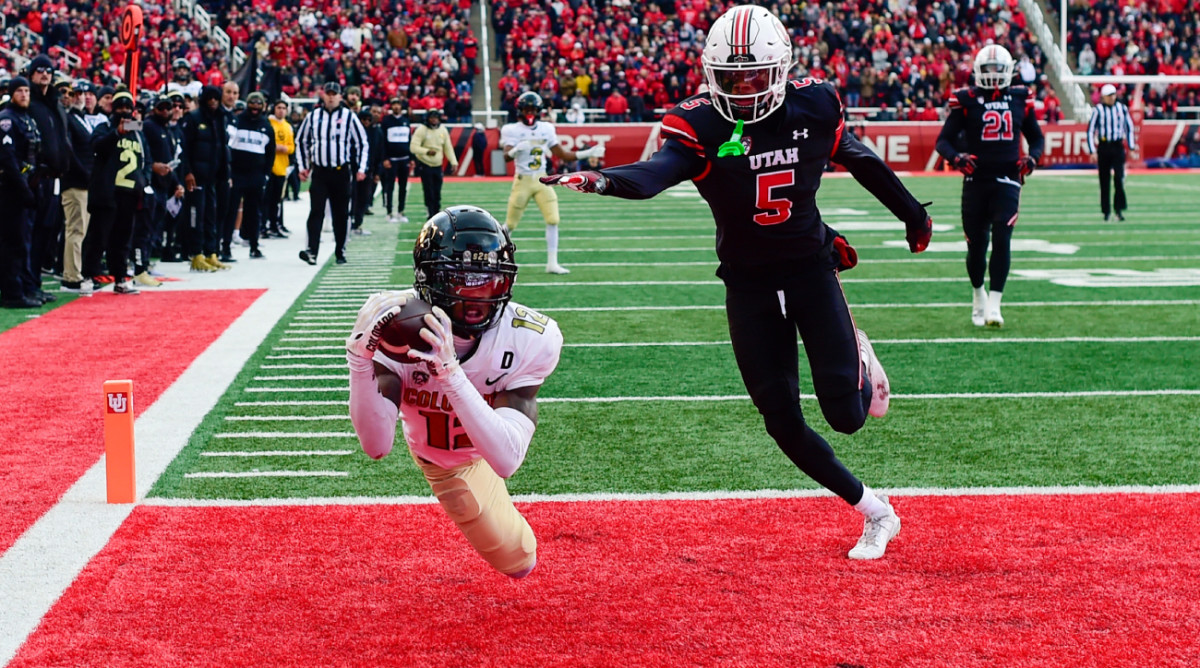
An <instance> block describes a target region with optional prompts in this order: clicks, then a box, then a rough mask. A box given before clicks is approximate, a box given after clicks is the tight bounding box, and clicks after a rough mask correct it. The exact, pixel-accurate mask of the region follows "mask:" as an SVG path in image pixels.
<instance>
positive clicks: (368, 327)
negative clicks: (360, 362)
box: [346, 290, 412, 360]
mask: <svg viewBox="0 0 1200 668" xmlns="http://www.w3.org/2000/svg"><path fill="white" fill-rule="evenodd" d="M411 297H412V293H410V292H402V291H399V290H389V291H387V292H376V293H375V294H373V295H371V296H370V297H368V298H367V303H365V304H363V305H362V308H360V309H358V320H356V321H355V322H354V329H353V330H351V332H350V336H349V337H348V338H347V339H346V352H347V353H349V354H351V355H355V356H357V357H361V358H363V359H368V360H369V359H373V358H374V357H375V351H376V350H377V349H378V348H379V334H380V332H381V331H382V330H383V326H384V325H386V324H387V323H388V322H389V321H390V320H391V319H392V318H394V317H396V314H398V313H400V309H401V308H402V307H403V306H404V304H405V303H406V302H407V301H408V300H409V299H410V298H411Z"/></svg>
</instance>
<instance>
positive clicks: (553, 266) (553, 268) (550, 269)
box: [546, 262, 571, 274]
mask: <svg viewBox="0 0 1200 668" xmlns="http://www.w3.org/2000/svg"><path fill="white" fill-rule="evenodd" d="M546 273H547V274H569V273H571V270H570V269H567V268H566V267H564V266H562V265H561V264H559V263H557V262H552V263H550V264H547V265H546Z"/></svg>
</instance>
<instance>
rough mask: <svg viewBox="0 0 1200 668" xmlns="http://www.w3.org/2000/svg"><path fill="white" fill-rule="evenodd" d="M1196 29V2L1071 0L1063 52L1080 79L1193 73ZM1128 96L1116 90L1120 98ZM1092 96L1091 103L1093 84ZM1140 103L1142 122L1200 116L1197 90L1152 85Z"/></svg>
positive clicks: (1198, 51)
mask: <svg viewBox="0 0 1200 668" xmlns="http://www.w3.org/2000/svg"><path fill="white" fill-rule="evenodd" d="M1050 4H1051V8H1052V9H1053V10H1057V9H1058V3H1050ZM1198 31H1200V2H1196V0H1150V1H1148V0H1135V1H1132V2H1121V3H1116V2H1109V1H1107V0H1075V1H1074V2H1072V3H1071V4H1070V6H1069V10H1068V27H1067V50H1068V52H1070V53H1072V54H1075V58H1076V63H1075V69H1076V71H1077V72H1078V73H1079V74H1082V75H1093V74H1121V75H1156V74H1164V75H1196V74H1200V37H1198V36H1197V32H1198ZM1131 92H1132V91H1131V90H1124V91H1122V93H1123V97H1128V96H1129V94H1130V93H1131ZM1092 98H1093V99H1092V102H1093V104H1095V103H1097V101H1098V100H1099V86H1097V87H1096V88H1095V90H1093V91H1092ZM1144 101H1145V103H1146V118H1200V113H1197V112H1200V86H1196V85H1174V86H1167V85H1165V84H1152V85H1150V86H1148V87H1147V88H1146V90H1145V92H1144ZM1180 107H1183V108H1184V110H1183V112H1182V113H1181V111H1180Z"/></svg>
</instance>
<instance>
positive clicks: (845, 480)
mask: <svg viewBox="0 0 1200 668" xmlns="http://www.w3.org/2000/svg"><path fill="white" fill-rule="evenodd" d="M702 62H703V67H704V73H705V76H706V79H707V83H708V89H709V92H707V93H702V94H699V95H694V96H692V97H690V98H688V99H687V100H685V101H683V102H682V103H681V104H679V106H677V107H675V108H674V109H672V110H671V111H670V112H668V114H667V115H666V117H664V118H663V122H662V130H663V133H662V134H663V136H664V137H665V138H666V141H665V143H664V144H663V146H662V148H661V149H659V151H658V152H657V153H655V154H654V155H653V156H651V158H650V159H649V160H646V161H643V162H638V163H634V164H632V165H625V166H621V167H612V168H607V169H602V170H600V171H589V172H574V173H570V174H562V175H556V176H548V177H544V178H543V181H544V182H545V183H551V184H556V185H561V186H566V187H568V188H571V189H573V190H578V191H581V192H594V193H600V194H602V195H609V196H614V197H622V198H625V199H645V198H649V197H653V196H654V195H656V194H658V193H659V192H662V191H663V190H665V189H666V188H669V187H671V186H673V185H675V184H677V183H679V182H681V181H685V180H688V179H690V180H692V181H693V182H694V183H695V184H696V187H697V188H698V189H699V191H700V194H701V195H702V196H703V197H704V199H705V200H706V201H707V202H708V205H709V207H710V208H711V209H712V212H713V217H714V218H715V219H716V224H717V258H718V260H719V261H720V266H719V268H718V269H717V275H718V276H719V277H720V278H721V279H722V280H723V281H724V283H725V289H726V298H725V309H726V312H727V317H728V320H729V333H730V337H731V339H732V341H733V351H734V355H735V357H736V359H737V364H738V368H739V369H740V370H741V373H742V380H743V381H744V382H745V384H746V388H747V389H748V390H749V391H750V398H751V399H753V401H754V405H755V406H756V407H757V408H758V410H759V412H760V413H761V414H762V416H763V419H764V421H765V422H766V428H767V432H768V433H769V434H770V435H771V437H772V438H774V439H775V442H776V443H778V444H779V447H780V449H782V450H783V452H784V453H785V454H786V455H787V456H788V457H789V458H790V459H791V460H792V462H793V463H795V465H796V466H797V467H799V468H800V470H802V471H803V472H804V473H806V474H807V475H809V476H810V477H811V478H813V479H814V480H816V481H817V482H819V483H820V484H821V485H823V486H825V487H826V488H827V489H829V490H831V491H833V492H834V493H835V494H837V495H838V496H840V497H841V498H842V499H844V500H845V501H846V502H847V503H849V504H851V505H853V506H854V508H855V509H856V510H858V511H860V512H861V513H862V514H863V515H864V516H865V523H864V528H863V535H862V538H861V539H860V540H859V541H858V544H857V545H856V546H855V547H854V549H852V550H851V551H850V554H849V556H850V558H852V559H877V558H879V557H882V556H883V554H884V551H885V550H886V549H887V544H888V541H890V540H891V539H892V538H893V537H895V535H896V533H897V532H899V531H900V518H899V517H898V516H897V515H896V512H895V510H894V509H893V508H892V506H891V504H890V503H889V502H888V500H887V497H884V496H881V495H876V494H875V493H873V492H872V491H871V490H870V488H868V487H867V486H865V485H864V484H863V483H862V482H861V481H859V479H858V478H856V477H855V476H854V475H853V474H852V473H850V471H848V470H847V469H846V467H845V466H844V465H843V464H842V463H841V461H839V460H838V458H837V457H836V456H835V455H834V453H833V449H832V448H830V446H829V444H828V443H827V442H826V441H825V439H824V438H822V437H821V436H820V435H818V434H817V433H816V432H815V431H813V430H812V428H811V427H809V425H808V424H806V423H805V420H804V416H803V413H802V412H801V410H800V389H799V371H798V368H797V367H798V364H799V351H798V346H797V340H796V334H797V331H798V332H799V334H800V338H801V339H802V340H803V341H804V352H805V354H806V355H807V356H808V360H809V366H810V368H811V369H812V378H813V385H814V387H815V389H816V393H817V399H818V401H819V403H820V405H821V410H822V412H823V413H824V415H825V419H826V420H827V421H828V422H829V424H830V426H832V427H833V428H834V429H835V430H837V431H839V432H842V433H847V434H849V433H853V432H855V431H857V430H858V429H859V428H860V427H862V426H863V423H864V422H865V420H866V416H867V414H868V413H869V414H871V415H874V416H876V417H879V416H882V415H883V414H884V413H885V412H886V411H887V407H888V393H889V386H888V380H887V376H886V375H885V374H884V372H883V367H882V366H881V365H880V363H879V360H878V358H876V356H875V353H874V350H873V349H872V347H871V343H870V341H869V340H868V339H867V336H866V334H865V333H863V332H862V331H861V330H858V329H856V328H855V326H854V320H853V318H851V315H850V309H849V307H848V306H847V304H846V298H845V295H844V294H843V293H842V286H841V283H840V282H839V280H838V273H837V270H838V267H839V265H843V266H846V265H849V266H852V261H851V260H850V257H849V255H850V253H849V249H848V247H847V246H845V244H844V239H841V238H840V237H839V236H838V235H837V233H836V232H834V231H832V230H831V229H830V228H829V227H827V226H826V225H825V224H824V222H822V220H821V214H820V212H819V211H818V210H817V205H816V193H817V188H818V187H819V186H820V184H821V174H822V172H823V171H824V170H825V166H826V165H827V163H828V162H829V161H830V160H833V161H834V162H837V163H839V164H841V165H844V166H845V167H846V168H848V169H849V170H850V173H851V174H852V175H853V176H854V178H855V179H857V180H858V181H859V183H861V184H862V185H863V186H865V187H866V188H867V190H869V191H870V192H871V194H873V195H874V196H875V197H876V198H878V199H879V200H880V201H881V202H882V203H883V204H884V205H885V206H887V208H888V209H889V210H890V211H891V212H892V213H893V214H894V215H895V216H896V217H897V218H899V219H900V220H902V221H904V223H905V226H906V227H907V230H908V233H907V238H908V243H909V248H910V250H912V252H914V253H919V252H921V251H923V250H925V247H926V246H927V245H928V243H929V238H930V235H931V231H932V229H933V225H932V221H931V220H930V218H929V215H928V214H927V213H926V212H925V208H924V207H923V206H922V205H921V204H919V203H918V202H917V200H916V199H914V198H913V196H912V195H911V194H910V193H909V192H908V190H907V189H905V187H904V185H903V184H901V183H900V180H899V179H897V178H896V175H895V173H893V172H892V170H891V169H890V168H889V167H888V166H887V164H885V163H884V162H883V161H882V160H880V159H879V158H878V157H877V156H876V155H875V154H874V153H872V152H871V151H870V150H869V149H867V148H866V147H865V146H863V144H862V143H860V142H859V141H858V140H857V139H855V138H854V136H853V135H851V134H850V133H849V132H846V131H845V123H844V121H843V115H842V105H841V101H840V100H839V99H838V95H837V92H836V90H835V89H834V87H833V86H832V85H830V84H829V83H826V82H822V81H820V80H816V79H802V80H791V81H789V80H788V78H787V74H788V71H789V70H790V69H791V66H792V49H791V41H790V39H789V37H788V34H787V31H786V30H785V29H784V27H783V25H782V24H781V23H780V21H779V19H777V18H776V17H775V16H774V15H773V14H771V13H770V12H769V11H767V10H766V9H763V8H762V7H757V6H753V5H742V6H738V7H734V8H733V9H730V10H729V11H727V12H726V13H725V14H723V15H722V16H721V18H720V19H718V20H717V21H716V22H715V23H714V24H713V26H712V29H711V30H710V32H709V35H708V38H707V41H706V43H705V46H704V53H703V57H702ZM739 135H740V136H739ZM727 140H728V141H727Z"/></svg>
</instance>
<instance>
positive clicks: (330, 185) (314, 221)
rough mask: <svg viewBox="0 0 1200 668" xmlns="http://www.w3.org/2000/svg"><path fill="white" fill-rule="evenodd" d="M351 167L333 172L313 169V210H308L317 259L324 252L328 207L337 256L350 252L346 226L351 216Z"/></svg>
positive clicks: (310, 245)
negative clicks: (347, 245)
mask: <svg viewBox="0 0 1200 668" xmlns="http://www.w3.org/2000/svg"><path fill="white" fill-rule="evenodd" d="M352 174H353V171H351V170H350V168H349V167H342V168H341V169H331V168H329V167H313V170H312V186H311V187H310V188H309V189H308V198H309V202H310V204H311V208H310V209H309V211H308V251H309V253H311V254H312V256H313V257H316V256H317V251H319V250H320V249H321V227H322V226H323V225H324V224H325V204H326V203H328V204H329V208H330V214H331V215H332V217H333V240H334V244H335V246H334V253H335V254H336V255H338V256H341V255H342V253H343V252H345V249H346V223H347V222H348V220H349V217H350V192H351V188H352V186H351V183H352V181H351V175H352Z"/></svg>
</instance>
